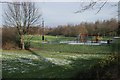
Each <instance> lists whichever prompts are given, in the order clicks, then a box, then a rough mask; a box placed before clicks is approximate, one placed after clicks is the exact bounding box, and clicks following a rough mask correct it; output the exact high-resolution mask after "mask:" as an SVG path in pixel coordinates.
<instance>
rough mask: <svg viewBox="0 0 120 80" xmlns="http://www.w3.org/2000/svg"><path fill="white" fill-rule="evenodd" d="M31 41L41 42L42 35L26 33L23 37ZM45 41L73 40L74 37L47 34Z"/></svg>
mask: <svg viewBox="0 0 120 80" xmlns="http://www.w3.org/2000/svg"><path fill="white" fill-rule="evenodd" d="M29 38H30V41H31V42H42V36H38V35H26V36H25V39H29ZM44 38H45V41H46V42H49V41H51V42H52V41H56V42H60V41H73V40H75V37H64V36H49V35H45V37H44Z"/></svg>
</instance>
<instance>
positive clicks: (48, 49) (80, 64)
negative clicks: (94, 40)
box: [2, 35, 120, 78]
mask: <svg viewBox="0 0 120 80" xmlns="http://www.w3.org/2000/svg"><path fill="white" fill-rule="evenodd" d="M29 36H30V35H29ZM27 37H28V36H27ZM46 37H47V38H48V40H49V41H55V40H56V38H55V37H54V36H46ZM63 38H65V39H63ZM60 39H61V40H71V39H74V38H70V37H68V38H66V37H63V36H61V37H59V40H60ZM39 40H40V42H39ZM35 41H38V42H35ZM119 43H120V40H118V41H117V42H116V43H114V44H110V45H99V46H90V45H69V44H42V43H41V38H40V39H39V37H38V36H33V38H32V39H31V47H32V50H3V51H2V62H3V65H2V66H3V67H2V69H3V78H74V77H76V75H77V74H78V73H82V72H86V71H88V70H90V69H91V67H93V66H94V65H97V64H98V63H99V62H101V61H104V60H108V59H109V57H110V56H112V54H113V53H114V52H115V51H116V52H117V51H118V50H119V45H118V44H119ZM36 48H37V49H36ZM88 74H89V73H88Z"/></svg>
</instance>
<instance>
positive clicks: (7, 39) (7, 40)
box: [2, 27, 19, 49]
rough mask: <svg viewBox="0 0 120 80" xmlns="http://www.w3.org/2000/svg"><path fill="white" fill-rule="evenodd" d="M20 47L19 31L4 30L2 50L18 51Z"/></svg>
mask: <svg viewBox="0 0 120 80" xmlns="http://www.w3.org/2000/svg"><path fill="white" fill-rule="evenodd" d="M18 47H19V39H18V35H17V30H16V29H15V28H12V27H5V28H2V48H3V49H16V48H18Z"/></svg>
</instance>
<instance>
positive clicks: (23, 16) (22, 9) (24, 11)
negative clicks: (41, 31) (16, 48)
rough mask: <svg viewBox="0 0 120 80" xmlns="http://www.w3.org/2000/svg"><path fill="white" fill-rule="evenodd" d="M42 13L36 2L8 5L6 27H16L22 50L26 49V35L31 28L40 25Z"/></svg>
mask: <svg viewBox="0 0 120 80" xmlns="http://www.w3.org/2000/svg"><path fill="white" fill-rule="evenodd" d="M40 17H41V13H40V12H39V9H38V8H36V6H35V3H34V2H13V4H9V3H8V4H7V10H5V16H4V19H5V25H7V26H11V27H16V28H17V32H18V36H19V37H20V46H21V49H25V41H24V35H25V34H28V32H29V28H30V27H31V26H37V25H39V24H40V22H39V21H40Z"/></svg>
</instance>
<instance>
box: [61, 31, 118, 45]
mask: <svg viewBox="0 0 120 80" xmlns="http://www.w3.org/2000/svg"><path fill="white" fill-rule="evenodd" d="M115 39H116V38H115V37H113V38H112V37H111V38H109V39H104V36H102V35H99V34H93V35H89V34H81V33H80V34H79V35H78V36H77V39H76V41H62V42H60V43H68V44H74V45H102V44H110V43H113V42H114V40H115Z"/></svg>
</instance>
